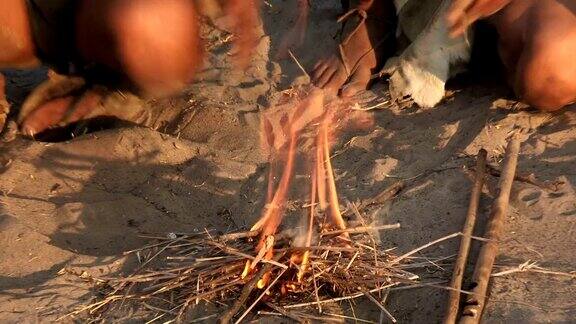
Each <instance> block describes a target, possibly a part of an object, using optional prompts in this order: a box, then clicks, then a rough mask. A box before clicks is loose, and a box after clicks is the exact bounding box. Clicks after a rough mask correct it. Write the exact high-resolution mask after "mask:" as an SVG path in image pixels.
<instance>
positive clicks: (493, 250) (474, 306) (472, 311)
mask: <svg viewBox="0 0 576 324" xmlns="http://www.w3.org/2000/svg"><path fill="white" fill-rule="evenodd" d="M519 152H520V140H519V139H518V137H517V135H513V136H512V139H511V140H510V142H509V143H508V147H507V148H506V159H505V161H504V167H503V170H502V176H501V178H500V183H499V187H500V189H499V190H500V192H499V194H498V198H497V199H496V200H495V201H494V204H493V205H492V211H491V214H490V219H489V221H488V225H487V227H486V234H485V235H484V237H486V238H487V239H488V241H487V242H485V243H484V244H483V245H482V249H481V250H480V255H479V256H478V261H477V262H476V267H475V269H474V275H473V277H472V283H473V285H474V286H475V287H474V289H472V295H469V296H468V297H467V299H466V305H465V307H464V310H463V312H462V317H461V318H460V322H459V323H460V324H477V323H479V322H480V317H481V316H482V311H483V310H484V306H485V305H486V293H487V291H488V283H489V280H490V274H491V273H492V267H493V266H494V260H496V256H497V255H498V244H499V243H500V239H501V237H502V230H503V228H504V220H505V219H506V215H507V212H508V203H509V200H510V191H511V190H512V184H513V183H514V176H515V175H516V165H517V163H518V153H519Z"/></svg>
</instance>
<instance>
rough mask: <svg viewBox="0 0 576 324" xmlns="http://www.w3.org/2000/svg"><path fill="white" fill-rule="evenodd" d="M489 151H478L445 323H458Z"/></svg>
mask: <svg viewBox="0 0 576 324" xmlns="http://www.w3.org/2000/svg"><path fill="white" fill-rule="evenodd" d="M487 155H488V152H486V150H485V149H481V150H480V152H478V158H477V160H476V178H475V179H474V187H473V188H472V194H471V197H470V204H469V205H468V213H467V214H466V221H465V223H464V228H463V230H462V239H461V241H460V250H459V251H458V257H457V258H456V264H455V265H454V272H453V274H452V282H451V283H450V287H452V288H454V290H451V291H450V297H449V299H448V308H447V309H446V316H445V317H444V324H453V323H456V319H457V317H458V309H459V305H460V292H459V290H460V289H461V288H462V279H463V278H464V271H465V270H466V261H467V260H468V254H469V252H470V243H471V242H472V234H473V231H474V226H475V224H476V215H477V213H478V205H479V204H480V196H481V195H482V187H484V180H485V178H486V157H487Z"/></svg>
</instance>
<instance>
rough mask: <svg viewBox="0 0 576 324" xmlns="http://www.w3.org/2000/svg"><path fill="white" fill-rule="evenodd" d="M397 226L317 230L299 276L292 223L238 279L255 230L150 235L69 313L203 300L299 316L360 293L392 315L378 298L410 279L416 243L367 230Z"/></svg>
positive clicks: (182, 311)
mask: <svg viewBox="0 0 576 324" xmlns="http://www.w3.org/2000/svg"><path fill="white" fill-rule="evenodd" d="M399 227H400V225H399V224H394V225H384V226H379V227H354V228H350V229H347V230H344V231H342V230H340V231H330V232H328V231H325V232H324V233H321V234H320V239H319V240H318V242H317V243H316V244H315V245H314V246H312V247H311V248H309V250H311V258H310V260H309V262H310V263H309V265H308V271H307V272H306V275H305V276H304V278H303V279H302V280H301V281H300V282H298V280H297V273H298V270H299V265H298V264H295V263H293V262H291V256H293V255H294V254H295V253H299V252H302V250H303V248H297V247H292V246H291V242H292V239H293V236H294V233H293V232H294V231H284V232H282V233H280V234H278V235H276V237H275V241H276V245H275V249H274V251H275V259H274V260H270V261H264V260H263V261H261V263H260V265H259V266H258V267H257V269H256V271H254V272H253V273H251V274H250V275H248V276H247V277H246V278H244V279H242V278H241V273H242V271H243V269H244V267H245V264H246V260H247V259H254V257H253V254H254V253H253V251H254V238H255V237H256V236H257V235H258V233H256V232H243V233H231V234H225V235H220V236H214V235H211V234H210V233H209V232H204V233H198V234H170V235H168V237H154V238H153V239H155V240H156V242H155V243H153V244H150V245H148V246H146V247H144V248H141V249H138V250H134V251H130V252H127V253H129V254H132V255H135V256H137V258H138V260H139V261H140V262H141V264H140V266H139V268H138V269H137V270H136V271H134V272H133V273H132V274H130V275H128V276H125V277H119V278H107V279H105V280H99V281H98V282H99V283H98V287H97V288H98V290H99V292H100V293H101V296H102V298H100V299H99V300H97V301H96V302H93V303H92V304H90V305H86V306H84V307H82V308H79V309H77V310H75V311H74V312H73V313H71V314H70V315H74V316H76V315H80V314H88V315H89V316H90V317H92V318H101V317H102V315H103V314H106V313H109V312H114V311H115V310H118V309H119V307H126V306H130V307H136V308H142V309H148V310H151V311H153V312H155V313H156V314H157V317H156V318H154V319H153V320H156V319H160V318H162V320H163V321H166V320H173V321H179V320H182V319H184V318H186V314H187V312H188V311H189V310H191V309H192V308H194V307H196V305H198V304H200V303H203V302H210V303H216V304H218V305H221V306H225V307H226V308H227V311H226V312H225V313H224V314H213V315H210V314H207V315H209V316H208V317H210V318H214V319H215V318H216V317H219V318H220V321H221V322H230V321H234V322H240V321H242V320H243V319H245V318H247V316H254V315H255V314H257V313H256V311H257V310H258V311H259V312H258V313H260V314H274V315H280V316H286V317H289V318H292V319H294V320H297V321H300V322H305V321H306V320H307V319H319V317H318V316H319V315H318V314H319V313H320V312H318V311H319V310H320V311H321V310H322V308H323V307H324V306H327V305H328V304H331V303H337V302H348V301H350V300H352V299H356V298H359V297H363V296H364V297H367V298H368V299H369V300H371V301H372V302H373V303H374V304H375V305H377V306H378V307H379V308H380V309H381V310H382V312H383V314H387V315H388V316H389V317H390V318H391V319H393V317H392V315H390V314H389V313H388V312H387V311H386V309H385V308H384V306H383V304H382V303H381V302H380V301H379V300H381V296H382V295H383V294H384V293H386V292H387V291H389V290H390V289H397V288H398V287H399V286H405V285H414V284H415V283H416V280H417V279H418V276H416V275H414V274H412V273H411V272H408V271H407V269H411V268H414V267H413V266H412V265H410V264H407V263H406V262H405V261H406V260H408V259H409V256H410V255H412V254H413V253H415V252H416V251H417V250H414V251H412V252H409V253H407V254H404V255H402V256H395V255H393V254H392V253H391V251H390V250H383V249H381V248H379V247H378V246H377V244H376V242H375V240H374V239H373V237H372V236H371V235H370V234H369V233H368V232H371V231H376V230H383V229H394V228H399ZM343 232H348V233H349V235H350V236H351V238H352V239H351V241H350V243H348V244H346V245H343V244H342V241H341V240H340V239H339V237H338V235H340V234H342V233H343ZM418 250H419V249H418ZM292 259H293V258H292ZM266 273H267V274H268V276H270V280H269V281H268V283H267V285H266V286H265V287H264V288H262V289H259V288H257V287H256V286H257V285H256V283H257V282H258V280H259V279H261V278H262V276H263V275H264V274H266ZM393 287H394V288H393ZM323 316H326V315H323ZM333 316H337V315H333ZM208 317H206V318H208Z"/></svg>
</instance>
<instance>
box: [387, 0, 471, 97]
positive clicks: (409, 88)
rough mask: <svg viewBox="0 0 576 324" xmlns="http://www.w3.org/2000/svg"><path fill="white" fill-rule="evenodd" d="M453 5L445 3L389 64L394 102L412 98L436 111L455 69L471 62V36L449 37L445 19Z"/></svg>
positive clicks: (388, 71) (388, 69)
mask: <svg viewBox="0 0 576 324" xmlns="http://www.w3.org/2000/svg"><path fill="white" fill-rule="evenodd" d="M413 1H414V0H413ZM416 1H419V0H416ZM397 2H403V3H404V4H405V3H406V1H397ZM450 4H451V0H444V1H442V4H441V5H440V7H439V8H438V10H437V12H436V14H435V16H434V17H433V19H432V20H431V21H430V23H429V24H428V25H427V26H426V28H425V29H424V31H422V33H421V34H420V35H419V36H418V37H417V38H416V39H415V40H414V41H413V42H412V44H410V46H408V48H406V50H405V51H404V52H403V53H402V54H401V55H400V56H399V57H395V58H392V59H390V60H389V61H388V62H387V63H386V67H385V69H384V70H385V72H386V74H390V93H391V95H392V97H393V98H399V97H405V96H410V97H412V99H414V102H416V104H418V105H419V106H421V107H433V106H435V105H437V104H438V103H439V102H440V101H441V100H442V98H443V97H444V94H445V84H446V81H447V80H448V78H449V77H451V76H452V75H451V69H453V68H454V67H455V66H457V65H458V64H462V63H466V62H468V61H469V60H470V52H471V45H470V43H469V41H468V38H467V36H462V37H458V38H451V37H450V36H449V35H448V26H447V24H446V21H445V19H446V18H445V17H446V12H447V10H448V9H449V7H450ZM453 71H460V69H453Z"/></svg>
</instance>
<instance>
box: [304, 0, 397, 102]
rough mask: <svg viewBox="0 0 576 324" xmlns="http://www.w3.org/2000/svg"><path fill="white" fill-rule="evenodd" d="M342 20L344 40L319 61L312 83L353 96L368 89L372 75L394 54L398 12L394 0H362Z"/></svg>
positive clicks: (333, 91)
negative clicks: (329, 54) (328, 55)
mask: <svg viewBox="0 0 576 324" xmlns="http://www.w3.org/2000/svg"><path fill="white" fill-rule="evenodd" d="M340 20H341V21H343V22H344V24H345V25H344V30H343V33H342V36H341V42H340V44H339V46H338V47H337V48H336V49H335V51H334V53H333V54H332V55H331V56H330V57H328V58H326V59H323V60H320V61H319V62H318V63H317V64H316V66H315V67H314V70H313V72H312V82H313V83H314V84H315V85H316V86H318V87H320V88H323V89H326V90H328V91H329V92H332V93H336V92H340V95H341V96H343V97H350V96H353V95H355V94H357V93H358V92H360V91H362V90H366V89H367V88H368V86H369V83H370V80H371V76H372V74H373V73H375V72H377V70H378V69H379V68H381V67H382V65H383V64H384V61H385V59H386V58H387V57H389V56H390V55H391V54H393V53H394V50H395V37H394V36H395V28H396V11H395V8H394V3H393V2H392V1H387V0H359V2H358V3H357V5H355V6H353V9H352V10H350V11H349V12H348V13H346V14H345V15H344V16H342V17H341V18H340Z"/></svg>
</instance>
